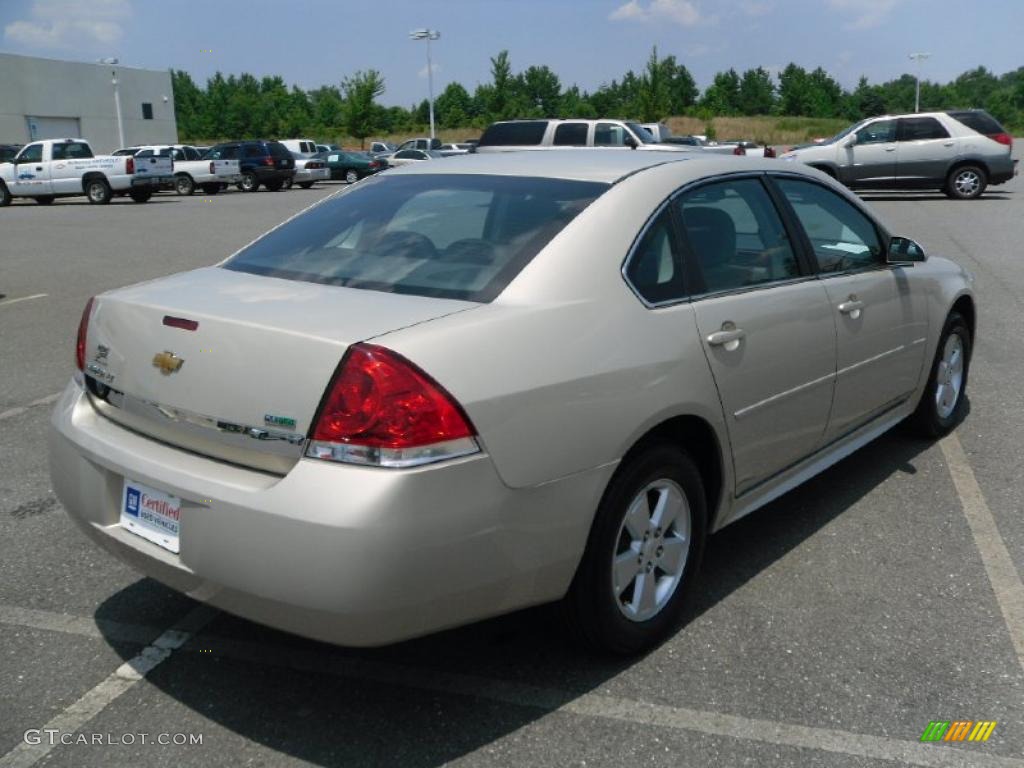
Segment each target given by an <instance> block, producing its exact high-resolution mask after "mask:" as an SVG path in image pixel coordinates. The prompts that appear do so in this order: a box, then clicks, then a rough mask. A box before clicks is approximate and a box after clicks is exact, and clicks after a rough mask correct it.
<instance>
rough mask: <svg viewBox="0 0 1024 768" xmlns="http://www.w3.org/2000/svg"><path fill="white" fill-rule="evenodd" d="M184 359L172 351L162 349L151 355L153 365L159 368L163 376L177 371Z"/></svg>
mask: <svg viewBox="0 0 1024 768" xmlns="http://www.w3.org/2000/svg"><path fill="white" fill-rule="evenodd" d="M184 364H185V361H184V360H183V359H182V358H180V357H178V356H177V355H176V354H174V353H173V352H168V351H166V350H165V351H163V352H158V353H157V354H155V355H153V365H154V366H156V367H157V368H159V369H160V373H162V374H163V375H164V376H170V375H171V374H172V373H177V372H178V371H179V370H180V369H181V366H182V365H184Z"/></svg>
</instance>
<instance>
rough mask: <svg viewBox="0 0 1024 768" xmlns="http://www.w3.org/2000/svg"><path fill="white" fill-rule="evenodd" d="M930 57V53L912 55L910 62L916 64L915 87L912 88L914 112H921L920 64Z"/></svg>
mask: <svg viewBox="0 0 1024 768" xmlns="http://www.w3.org/2000/svg"><path fill="white" fill-rule="evenodd" d="M929 56H931V54H930V53H912V54H910V60H911V61H916V62H917V87H916V88H914V112H920V111H921V62H922V61H924V60H925V59H927V58H928V57H929Z"/></svg>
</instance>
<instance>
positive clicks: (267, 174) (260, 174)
mask: <svg viewBox="0 0 1024 768" xmlns="http://www.w3.org/2000/svg"><path fill="white" fill-rule="evenodd" d="M253 173H254V174H256V179H257V180H258V181H260V182H261V183H266V182H268V181H284V180H286V179H290V178H292V177H293V176H295V169H294V168H262V167H258V168H254V169H253Z"/></svg>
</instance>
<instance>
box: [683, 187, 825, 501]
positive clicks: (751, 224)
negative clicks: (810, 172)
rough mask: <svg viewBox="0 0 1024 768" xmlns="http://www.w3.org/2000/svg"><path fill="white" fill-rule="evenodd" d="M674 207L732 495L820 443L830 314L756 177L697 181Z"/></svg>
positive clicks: (818, 284) (818, 286)
mask: <svg viewBox="0 0 1024 768" xmlns="http://www.w3.org/2000/svg"><path fill="white" fill-rule="evenodd" d="M676 205H677V210H678V211H679V214H680V220H681V222H682V231H683V232H684V234H685V240H686V243H687V250H688V258H687V263H688V265H689V267H690V269H691V271H692V274H691V275H689V277H690V282H691V284H692V285H693V286H694V291H693V292H694V293H695V294H696V296H695V297H694V300H693V307H694V311H695V316H696V320H697V327H698V330H699V332H700V335H701V338H702V339H703V341H704V349H705V354H706V356H707V360H708V363H709V364H710V367H711V371H712V374H713V375H714V378H715V383H716V385H717V387H718V392H719V396H720V398H721V402H722V408H723V411H724V416H725V421H726V424H727V428H728V430H729V440H730V442H731V444H732V454H733V465H734V468H735V475H736V492H737V494H742V493H743V492H745V491H747V490H749V489H751V488H752V487H753V486H755V485H757V484H758V483H760V482H762V481H764V480H766V479H768V478H770V477H771V476H772V475H774V474H777V473H778V472H781V471H782V470H784V469H786V468H787V467H789V466H791V465H793V464H796V463H797V462H799V461H800V460H801V459H803V458H805V457H807V456H809V455H810V454H812V453H813V452H814V451H815V450H816V449H817V448H818V447H819V446H820V444H821V440H822V436H823V434H824V431H825V427H826V424H827V422H828V415H829V410H830V407H831V404H832V385H833V376H834V371H835V327H834V324H833V322H832V317H831V312H832V310H831V307H830V306H829V302H828V296H827V294H826V292H825V289H824V287H823V286H822V285H821V282H820V281H819V280H816V279H814V278H813V277H811V276H809V275H808V272H807V270H806V269H805V268H804V266H803V265H802V264H801V263H800V262H799V261H798V258H797V256H796V253H795V251H794V248H793V247H792V245H791V243H792V242H793V240H792V238H793V234H792V233H790V232H788V231H787V230H786V228H785V227H784V225H783V223H782V219H781V217H780V216H779V213H778V210H777V209H776V207H775V205H774V204H773V202H772V199H771V197H770V196H769V194H768V192H767V190H766V188H765V186H764V184H763V182H762V180H761V179H760V178H758V177H746V178H737V179H732V180H727V181H719V182H714V183H711V184H707V185H704V186H701V187H698V188H696V189H695V190H693V191H690V192H687V193H685V194H683V195H682V196H680V197H679V198H678V199H677V202H676Z"/></svg>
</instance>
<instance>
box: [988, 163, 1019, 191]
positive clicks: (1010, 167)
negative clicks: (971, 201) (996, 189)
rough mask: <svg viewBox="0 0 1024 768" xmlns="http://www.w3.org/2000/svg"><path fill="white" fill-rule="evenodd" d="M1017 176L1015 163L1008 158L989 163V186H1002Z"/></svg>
mask: <svg viewBox="0 0 1024 768" xmlns="http://www.w3.org/2000/svg"><path fill="white" fill-rule="evenodd" d="M1016 175H1017V161H1016V160H1011V159H1010V158H1009V157H1007V158H1005V159H1000V160H998V161H996V162H992V163H989V179H988V183H989V184H1004V183H1006V182H1007V181H1009V180H1010V179H1012V178H1013V177H1014V176H1016Z"/></svg>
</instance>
